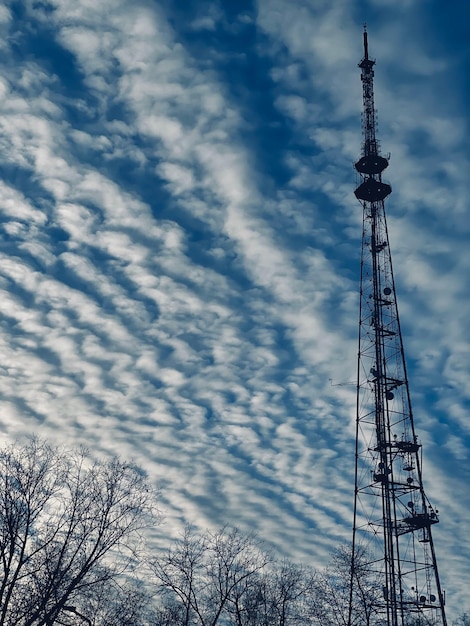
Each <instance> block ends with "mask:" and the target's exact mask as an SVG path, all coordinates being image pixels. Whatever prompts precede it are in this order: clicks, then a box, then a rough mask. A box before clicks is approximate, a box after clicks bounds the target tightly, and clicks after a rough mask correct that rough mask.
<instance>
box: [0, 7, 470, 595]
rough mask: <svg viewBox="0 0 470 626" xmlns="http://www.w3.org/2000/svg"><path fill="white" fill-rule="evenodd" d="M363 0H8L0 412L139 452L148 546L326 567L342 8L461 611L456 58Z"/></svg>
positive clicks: (350, 272) (343, 472) (337, 485)
mask: <svg viewBox="0 0 470 626" xmlns="http://www.w3.org/2000/svg"><path fill="white" fill-rule="evenodd" d="M242 4H243V6H242ZM362 4H363V5H364V6H361V5H360V3H355V2H337V3H334V6H333V5H331V3H327V2H325V3H323V2H318V3H308V2H303V1H301V0H295V1H294V2H286V1H285V0H260V1H259V2H258V3H257V5H256V6H255V5H254V4H252V3H250V2H246V3H241V4H240V3H231V2H227V3H218V2H216V1H215V0H214V1H213V2H207V3H192V2H188V3H187V7H186V8H185V10H184V11H181V10H178V9H177V8H175V7H174V6H172V3H165V2H163V3H158V5H157V3H154V2H147V1H145V0H137V1H135V2H129V1H128V0H113V1H112V2H111V1H110V0H108V1H106V0H103V1H102V2H99V3H97V2H86V1H85V0H80V1H79V2H77V1H75V2H72V1H68V0H50V1H43V2H22V3H20V2H15V1H11V2H6V3H5V4H4V6H3V7H2V10H1V12H0V21H1V28H2V38H1V41H2V56H3V58H4V64H3V68H2V72H1V77H0V99H1V100H0V101H1V105H0V106H1V116H0V147H1V157H0V159H1V161H0V164H1V168H2V177H1V183H0V198H1V221H0V227H1V230H2V239H1V248H0V255H1V259H0V289H1V298H0V321H1V334H0V348H1V354H2V362H1V364H0V365H1V370H0V402H1V405H2V413H1V415H2V417H1V422H2V426H3V431H4V433H5V436H7V437H8V438H11V439H13V438H15V437H22V436H24V435H26V434H27V433H30V432H31V431H36V432H39V434H41V435H42V436H47V437H50V438H52V439H54V440H58V441H63V440H67V441H68V442H74V441H75V442H77V443H79V442H86V443H87V444H88V445H89V446H90V447H91V449H92V450H93V451H94V452H95V453H96V454H103V453H116V452H117V453H119V454H122V455H124V456H126V457H132V458H134V459H135V460H136V461H138V463H140V464H141V465H142V466H144V467H145V468H146V469H147V470H148V471H149V472H150V473H151V475H152V476H154V478H155V480H156V481H158V483H159V485H160V487H161V488H162V497H163V505H164V509H165V514H166V524H165V526H164V530H163V532H164V533H165V535H166V536H165V537H160V538H157V540H159V541H166V538H167V537H169V536H172V535H175V534H176V533H178V532H179V531H180V529H181V527H182V525H183V524H184V523H185V522H191V523H194V524H196V525H199V526H201V527H205V526H217V525H220V524H223V523H225V522H229V523H233V524H236V525H238V526H240V527H241V528H242V529H244V530H248V529H253V530H256V531H258V532H259V533H260V535H261V536H262V537H263V538H264V539H265V540H267V541H268V542H271V543H272V544H273V545H274V546H275V547H276V549H277V550H279V552H280V553H285V554H288V555H289V556H290V557H292V558H295V559H301V560H304V561H308V562H312V563H314V564H317V565H321V564H322V563H323V562H324V561H325V559H326V558H327V555H328V553H329V552H330V551H331V550H332V549H333V548H334V547H335V546H336V545H337V544H338V543H339V542H340V541H347V540H348V538H349V534H350V525H351V519H352V515H351V506H352V497H353V494H352V482H353V477H352V472H353V449H354V446H353V444H354V442H353V437H354V427H353V421H354V387H353V386H350V385H347V384H345V385H338V386H331V384H330V379H333V381H334V382H335V383H348V382H350V381H351V380H354V377H355V352H356V336H357V330H356V320H357V301H358V295H357V288H358V284H357V282H358V264H359V246H360V229H361V223H360V220H361V215H360V207H359V206H358V205H357V203H355V201H354V199H353V195H352V189H353V187H354V177H353V176H352V169H351V162H352V161H354V159H355V157H356V156H357V154H358V151H359V148H360V141H361V136H360V107H361V89H360V81H359V75H358V71H357V68H356V67H355V65H356V63H357V62H358V61H359V59H360V57H361V35H360V33H361V23H362V21H363V19H364V16H362V13H363V12H365V13H367V16H366V17H367V19H368V21H369V29H370V32H371V46H372V47H373V53H374V55H376V57H377V59H378V65H377V104H378V108H379V113H380V121H381V128H380V132H381V139H382V141H383V145H384V150H385V151H389V150H390V152H392V160H391V165H390V168H389V169H390V172H389V174H388V175H389V177H390V179H391V181H392V184H393V186H394V194H393V196H392V198H391V200H390V208H389V214H390V231H391V243H392V252H393V254H394V260H395V266H396V274H397V282H398V287H399V292H400V293H399V295H400V304H401V307H400V308H401V313H402V321H403V328H404V331H405V342H406V348H407V351H408V356H409V368H410V376H411V381H412V386H413V389H412V392H413V397H414V400H415V413H416V417H417V427H418V431H419V432H420V434H421V438H422V440H423V444H424V450H425V478H426V482H427V484H426V486H427V491H428V495H429V496H430V498H431V500H433V501H435V502H436V505H437V506H438V508H440V509H441V513H442V524H441V525H440V527H439V528H438V529H437V530H436V542H437V545H438V557H439V559H440V564H441V568H442V574H443V578H444V581H445V586H446V589H447V594H448V599H449V603H450V602H451V600H452V601H453V602H454V603H455V605H456V606H459V602H463V601H464V599H465V596H464V588H463V580H464V579H465V572H467V573H468V561H469V556H470V555H468V554H467V555H466V554H464V552H465V550H468V547H466V545H465V537H464V527H463V523H462V520H465V519H466V516H467V514H468V505H469V502H468V491H467V489H466V485H467V484H468V481H469V479H470V475H469V473H468V450H469V439H470V435H469V431H468V419H467V415H468V404H469V403H468V395H469V391H468V382H467V380H468V353H469V348H468V346H469V342H468V339H469V337H468V332H469V331H468V325H467V324H466V321H465V320H466V316H467V313H466V310H465V303H468V297H467V294H466V293H465V280H466V276H468V271H469V265H470V253H469V251H468V249H467V248H468V246H467V247H465V245H464V241H465V237H468V220H467V219H466V215H465V210H466V209H465V207H466V203H467V201H468V183H467V180H466V178H465V172H466V171H468V153H467V152H466V149H465V143H464V137H465V129H466V122H465V116H464V107H463V103H464V94H463V92H461V91H459V89H458V88H457V87H456V85H455V83H453V82H452V80H451V79H452V77H453V76H454V77H455V75H456V73H457V70H458V67H459V63H463V61H462V56H460V57H459V55H458V54H457V53H456V52H455V51H454V49H453V47H452V45H451V44H452V42H450V41H447V39H445V38H446V37H447V35H446V31H445V29H444V30H441V31H438V29H437V22H438V16H437V15H433V11H432V7H429V13H427V12H426V13H425V9H423V8H422V7H419V6H418V4H416V3H412V2H404V3H402V5H403V6H401V5H400V6H398V5H396V6H395V5H389V4H387V5H385V4H384V5H383V7H382V8H381V7H379V8H378V7H377V6H376V4H377V3H370V6H369V5H368V4H367V3H362ZM436 11H437V9H436ZM403 12H405V14H406V15H405V17H403ZM418 23H419V24H421V25H423V23H424V24H425V25H426V26H427V31H426V32H424V30H423V26H421V30H420V31H419V32H417V33H414V36H413V37H411V34H412V33H413V32H414V31H413V28H414V25H416V24H418ZM439 32H440V37H441V39H439V38H438V34H439ZM467 45H468V44H467ZM398 48H400V49H403V50H406V58H407V59H408V60H409V62H408V63H406V64H403V62H402V61H403V58H398V57H397V54H396V50H397V49H398ZM443 89H446V92H447V93H448V94H449V95H448V98H447V99H446V100H445V101H443V100H442V98H440V97H439V93H436V92H437V91H438V90H443ZM462 89H463V88H462ZM466 166H467V169H465V167H466ZM457 249H458V250H459V253H458V254H455V251H456V250H457ZM467 306H468V304H467Z"/></svg>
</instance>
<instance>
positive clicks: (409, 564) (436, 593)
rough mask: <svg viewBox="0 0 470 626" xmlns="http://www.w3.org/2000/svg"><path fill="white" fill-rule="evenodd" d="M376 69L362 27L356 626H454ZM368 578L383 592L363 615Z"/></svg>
mask: <svg viewBox="0 0 470 626" xmlns="http://www.w3.org/2000/svg"><path fill="white" fill-rule="evenodd" d="M374 65H375V61H374V60H372V59H371V58H369V46H368V38H367V30H366V27H365V26H364V57H363V59H362V60H361V62H360V63H359V67H360V68H361V81H362V88H363V114H362V126H363V144H362V154H361V156H360V158H359V160H358V161H357V163H355V165H354V167H355V169H356V171H357V172H358V174H359V176H360V184H359V186H358V187H357V189H356V190H355V192H354V194H355V196H356V198H357V199H358V200H359V201H360V203H361V205H362V207H363V230H362V254H361V286H360V311H359V349H358V367H357V403H356V455H355V461H356V463H355V490H354V494H355V495H354V522H353V542H352V556H351V580H350V597H349V614H348V626H359V625H362V624H375V623H376V624H380V625H381V626H382V625H384V626H385V625H386V626H408V625H409V624H426V626H447V620H446V615H445V609H444V593H443V590H442V588H441V583H440V580H439V574H438V569H437V561H436V555H435V550H434V543H433V538H432V532H431V529H432V526H434V525H435V524H437V523H438V521H439V519H438V511H437V510H435V509H434V508H433V507H432V506H431V504H430V503H429V501H428V499H427V497H426V495H425V492H424V487H423V477H422V450H421V444H420V443H419V441H418V437H417V435H416V432H415V426H414V419H413V413H412V408H411V401H410V392H409V386H408V376H407V371H406V364H405V355H404V350H403V340H402V334H401V329H400V320H399V316H398V307H397V298H396V291H395V281H394V277H393V268H392V258H391V254H390V245H389V237H388V230H387V220H386V216H385V199H386V198H387V196H388V195H389V194H390V193H391V191H392V188H391V187H390V185H388V184H387V183H385V182H383V181H382V172H383V171H384V170H385V169H386V168H387V167H388V161H389V158H390V155H387V156H386V157H385V156H382V155H381V152H380V145H379V142H378V140H377V117H376V110H375V107H374ZM360 572H366V573H367V576H368V577H369V578H368V579H369V581H372V583H373V586H374V588H377V589H378V592H377V593H376V594H375V595H374V598H373V600H372V601H371V602H370V603H369V604H370V606H368V609H367V611H368V618H367V620H365V618H364V611H363V609H362V610H361V612H360V613H359V612H358V611H357V609H356V607H357V600H358V598H360V596H361V593H362V591H363V590H362V589H361V583H360Z"/></svg>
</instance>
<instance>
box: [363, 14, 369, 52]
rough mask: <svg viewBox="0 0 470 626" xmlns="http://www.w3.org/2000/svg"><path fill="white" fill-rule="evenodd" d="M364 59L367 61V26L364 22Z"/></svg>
mask: <svg viewBox="0 0 470 626" xmlns="http://www.w3.org/2000/svg"><path fill="white" fill-rule="evenodd" d="M364 59H365V60H366V61H367V60H368V59H369V46H368V45H367V24H366V23H365V22H364Z"/></svg>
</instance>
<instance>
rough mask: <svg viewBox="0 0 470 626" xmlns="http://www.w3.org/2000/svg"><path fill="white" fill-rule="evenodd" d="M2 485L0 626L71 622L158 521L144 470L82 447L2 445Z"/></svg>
mask: <svg viewBox="0 0 470 626" xmlns="http://www.w3.org/2000/svg"><path fill="white" fill-rule="evenodd" d="M0 485H1V489H0V576H1V581H0V626H13V625H14V626H19V625H21V626H53V625H54V624H59V623H65V624H67V623H70V619H71V618H72V615H71V611H70V607H71V606H75V605H76V604H79V602H80V598H82V597H83V596H85V595H86V594H87V592H88V591H89V589H90V588H91V587H93V586H97V585H102V584H104V583H106V582H108V581H112V580H115V579H116V578H117V577H118V576H119V575H121V574H122V573H123V572H125V571H126V570H127V569H128V568H130V567H131V566H132V564H133V562H134V559H135V555H136V552H137V550H138V548H139V545H140V541H141V531H142V530H143V529H144V528H146V527H148V526H150V525H154V524H156V523H158V515H157V513H156V510H155V494H154V492H153V491H152V489H150V487H149V485H148V484H147V482H146V479H145V477H144V476H143V474H142V472H140V471H138V470H137V469H136V468H135V467H133V466H131V465H129V464H127V463H124V462H122V461H120V460H118V459H112V460H109V461H93V460H91V459H90V458H89V455H88V454H87V452H86V451H85V450H80V451H79V452H70V451H67V450H61V449H58V448H54V447H52V446H50V445H48V444H46V443H44V442H42V441H40V440H38V439H32V440H31V441H30V442H29V443H28V444H26V445H23V446H21V445H16V444H15V445H11V446H8V447H5V448H3V449H1V450H0ZM66 607H68V609H67V608H66ZM67 620H68V621H67ZM82 623H84V622H83V621H82Z"/></svg>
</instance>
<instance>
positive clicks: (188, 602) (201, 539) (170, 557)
mask: <svg viewBox="0 0 470 626" xmlns="http://www.w3.org/2000/svg"><path fill="white" fill-rule="evenodd" d="M269 560H270V558H269V556H268V555H267V554H266V553H265V552H263V550H261V548H260V546H259V543H258V542H257V541H256V539H255V538H254V537H252V536H249V537H245V536H243V535H242V534H241V533H240V532H239V531H238V530H237V529H227V528H223V529H222V530H220V531H218V532H216V533H210V532H206V533H204V534H203V535H197V534H195V533H194V532H193V531H192V530H191V529H190V528H187V529H186V531H185V533H184V536H183V537H182V539H181V540H180V541H178V542H177V543H176V544H175V545H174V546H173V547H172V548H170V549H169V551H168V553H167V554H166V555H165V556H163V557H162V558H157V559H155V560H153V562H152V563H151V568H152V570H153V572H154V574H155V577H156V581H157V584H158V587H159V591H160V597H161V599H162V603H163V607H162V609H161V618H162V623H164V624H168V625H169V624H172V626H173V625H174V626H177V625H178V626H193V625H195V624H198V625H200V626H215V625H216V624H218V623H222V620H225V622H224V623H226V619H227V618H228V616H229V615H230V608H231V607H232V611H233V606H234V605H235V604H236V603H237V602H238V603H239V602H240V597H241V596H242V595H243V594H244V593H245V592H246V590H247V589H249V588H250V581H251V580H252V579H253V578H254V577H256V576H258V575H259V574H260V573H261V572H262V571H263V568H265V566H266V565H267V563H268V562H269ZM164 620H166V621H164ZM170 620H173V621H170Z"/></svg>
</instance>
